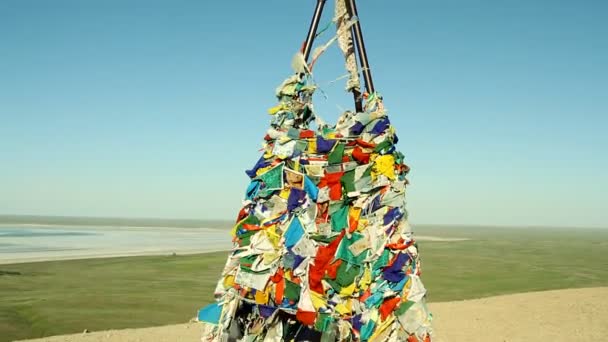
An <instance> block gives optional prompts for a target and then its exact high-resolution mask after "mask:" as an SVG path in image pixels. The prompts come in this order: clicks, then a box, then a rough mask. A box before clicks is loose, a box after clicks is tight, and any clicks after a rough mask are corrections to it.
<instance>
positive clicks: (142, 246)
mask: <svg viewBox="0 0 608 342" xmlns="http://www.w3.org/2000/svg"><path fill="white" fill-rule="evenodd" d="M231 247H232V243H231V237H230V234H229V233H228V231H227V230H226V229H211V228H162V227H96V226H81V227H78V226H44V225H8V224H7V225H0V264H6V263H12V262H25V261H40V260H56V259H78V258H88V257H102V256H123V255H125V256H126V255H147V254H172V253H177V254H180V253H197V252H200V253H203V252H208V251H217V250H227V249H230V248H231Z"/></svg>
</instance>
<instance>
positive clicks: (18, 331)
mask: <svg viewBox="0 0 608 342" xmlns="http://www.w3.org/2000/svg"><path fill="white" fill-rule="evenodd" d="M417 233H418V234H419V235H432V236H439V237H465V238H470V239H471V240H467V241H459V242H426V241H423V242H420V244H419V245H420V246H419V247H420V252H421V255H422V258H423V259H422V260H423V275H422V279H423V281H424V283H425V285H426V287H427V288H428V300H429V301H431V302H438V301H452V300H461V299H470V298H481V297H487V296H494V295H500V294H509V293H518V292H528V291H541V290H550V289H562V288H577V287H595V286H608V230H607V229H582V228H581V229H565V228H563V229H548V228H481V227H479V228H466V227H430V226H429V227H420V228H419V229H418V231H417ZM226 255H227V253H226V252H220V253H210V254H199V255H184V256H180V255H178V256H145V257H125V258H108V259H85V260H71V261H52V262H37V263H28V264H12V265H0V341H11V340H14V339H24V338H34V337H43V336H50V335H58V334H68V333H78V332H82V331H83V330H84V329H88V330H89V331H96V330H106V329H119V328H134V327H145V326H155V325H166V324H172V323H183V322H187V321H188V320H189V319H190V318H192V317H194V315H195V313H196V311H197V310H198V309H199V308H200V307H202V306H204V305H205V304H207V303H209V302H211V301H212V298H213V290H214V288H215V283H216V281H217V279H218V277H219V274H220V272H221V269H222V268H223V265H224V262H225V258H226Z"/></svg>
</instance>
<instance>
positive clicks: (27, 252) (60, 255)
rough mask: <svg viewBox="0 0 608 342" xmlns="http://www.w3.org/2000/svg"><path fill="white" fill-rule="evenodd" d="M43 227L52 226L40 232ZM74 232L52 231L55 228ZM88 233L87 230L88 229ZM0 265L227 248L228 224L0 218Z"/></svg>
mask: <svg viewBox="0 0 608 342" xmlns="http://www.w3.org/2000/svg"><path fill="white" fill-rule="evenodd" d="M2 228H13V230H14V229H24V230H26V229H36V230H40V231H42V234H41V235H38V236H36V235H34V236H32V237H30V236H28V235H24V236H11V235H8V236H5V237H2V234H1V233H2V230H1V229H2ZM45 231H47V232H51V233H50V235H49V236H45V235H44V234H46V233H45ZM57 231H59V232H62V233H64V232H72V233H74V235H76V236H68V237H65V236H53V234H54V233H55V232H57ZM89 234H92V235H89ZM414 236H415V238H416V240H417V241H422V242H458V241H466V240H469V239H468V238H451V237H439V236H428V235H420V236H417V235H414ZM0 237H2V240H0V241H1V242H3V243H4V244H5V247H4V251H3V250H2V249H0V265H6V264H19V263H30V262H43V261H59V260H77V259H93V258H95V259H98V258H113V257H135V256H163V255H167V256H169V255H174V254H176V255H187V254H203V253H213V252H224V251H225V252H228V251H229V250H230V249H231V248H232V242H231V237H230V234H229V230H228V229H223V228H213V227H199V228H182V227H143V226H97V225H88V226H87V225H83V226H80V225H78V226H64V225H56V224H0Z"/></svg>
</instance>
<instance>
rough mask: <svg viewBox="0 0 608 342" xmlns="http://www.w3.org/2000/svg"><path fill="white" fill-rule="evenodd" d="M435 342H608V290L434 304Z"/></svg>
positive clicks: (64, 341)
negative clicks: (607, 341)
mask: <svg viewBox="0 0 608 342" xmlns="http://www.w3.org/2000/svg"><path fill="white" fill-rule="evenodd" d="M430 307H431V310H432V311H433V315H434V317H435V319H434V321H433V323H434V329H435V338H434V341H435V342H461V341H466V342H494V341H496V342H519V341H521V342H523V341H526V342H527V341H551V342H561V341H564V342H572V341H606V340H608V324H606V322H608V288H588V289H570V290H558V291H547V292H532V293H522V294H515V295H508V296H498V297H491V298H484V299H476V300H466V301H458V302H448V303H433V304H431V305H430ZM29 341H37V342H42V341H45V342H96V341H110V342H175V341H200V328H199V325H198V324H196V323H188V324H179V325H172V326H163V327H154V328H144V329H126V330H111V331H100V332H92V333H87V334H76V335H66V336H55V337H50V338H44V339H36V340H29Z"/></svg>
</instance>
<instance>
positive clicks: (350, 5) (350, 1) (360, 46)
mask: <svg viewBox="0 0 608 342" xmlns="http://www.w3.org/2000/svg"><path fill="white" fill-rule="evenodd" d="M346 10H347V11H348V15H349V16H350V17H351V18H352V17H357V19H359V16H358V14H357V5H356V4H355V0H346ZM353 36H354V38H355V43H356V45H357V51H358V52H359V60H360V61H361V69H362V70H361V71H362V73H363V79H364V80H365V89H366V90H367V92H368V93H369V94H371V93H373V92H374V82H373V81H372V72H371V70H370V68H369V62H368V61H367V52H366V50H365V43H364V42H363V33H361V22H360V21H359V20H357V22H356V23H355V25H353Z"/></svg>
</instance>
